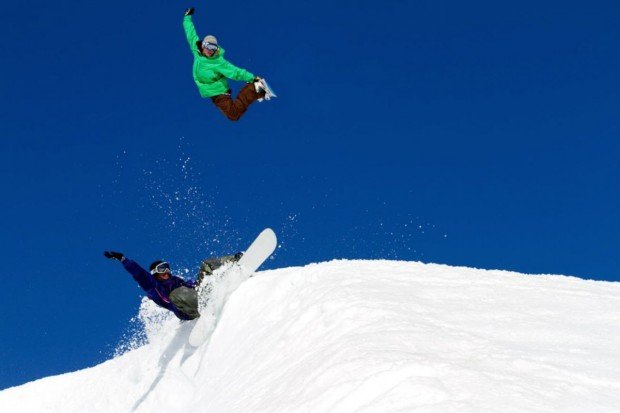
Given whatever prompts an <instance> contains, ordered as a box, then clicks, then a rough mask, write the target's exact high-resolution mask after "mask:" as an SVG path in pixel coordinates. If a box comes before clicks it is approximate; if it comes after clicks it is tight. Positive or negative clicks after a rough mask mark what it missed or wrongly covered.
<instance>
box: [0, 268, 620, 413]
mask: <svg viewBox="0 0 620 413" xmlns="http://www.w3.org/2000/svg"><path fill="white" fill-rule="evenodd" d="M190 327H191V323H183V324H180V323H179V322H178V321H177V320H174V319H170V318H168V317H167V318H165V319H164V320H163V321H160V322H159V323H158V324H157V325H155V326H150V327H149V331H148V335H149V344H147V345H144V346H142V347H140V348H138V349H136V350H133V351H130V352H128V353H126V354H124V355H122V356H120V357H117V358H115V359H113V360H109V361H107V362H105V363H103V364H101V365H98V366H95V367H93V368H90V369H85V370H81V371H78V372H75V373H68V374H64V375H59V376H54V377H48V378H45V379H42V380H37V381H34V382H31V383H27V384H25V385H22V386H19V387H14V388H10V389H7V390H4V391H2V392H0V411H2V412H76V413H77V412H80V413H81V412H85V411H88V412H115V413H116V412H132V411H135V412H153V411H166V412H186V411H191V412H195V413H199V412H292V411H295V412H390V411H412V410H416V409H419V410H422V411H437V412H445V411H459V412H463V411H464V412H478V411H501V412H525V411H527V412H532V411H574V412H584V411H599V412H603V411H609V412H611V411H617V407H618V406H620V361H619V360H620V357H618V356H617V350H618V348H620V285H618V283H606V282H597V281H586V280H581V279H577V278H571V277H562V276H524V275H521V274H517V273H510V272H503V271H484V270H476V269H469V268H457V267H448V266H442V265H434V264H421V263H414V262H400V261H331V262H327V263H321V264H311V265H308V266H306V267H301V268H299V267H295V268H285V269H279V270H272V271H264V272H260V273H258V274H257V275H256V276H255V277H253V278H251V279H249V280H248V281H246V282H245V283H243V284H242V285H241V286H240V287H239V289H237V290H236V291H235V292H234V293H233V294H232V295H231V296H230V298H229V299H228V301H227V302H226V305H225V306H224V307H223V311H222V313H221V319H220V320H219V324H218V325H217V328H216V329H215V331H214V332H213V335H212V336H211V339H210V342H209V343H208V345H205V346H202V347H200V348H198V349H189V348H188V346H187V345H186V342H187V336H188V334H189V330H190Z"/></svg>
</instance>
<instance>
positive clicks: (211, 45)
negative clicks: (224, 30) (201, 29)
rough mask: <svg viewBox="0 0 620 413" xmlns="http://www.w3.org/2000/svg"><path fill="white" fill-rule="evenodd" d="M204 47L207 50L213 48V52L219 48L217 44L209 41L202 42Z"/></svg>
mask: <svg viewBox="0 0 620 413" xmlns="http://www.w3.org/2000/svg"><path fill="white" fill-rule="evenodd" d="M202 47H204V48H205V49H207V50H211V51H212V52H215V51H217V49H218V47H217V45H216V44H213V43H209V42H202Z"/></svg>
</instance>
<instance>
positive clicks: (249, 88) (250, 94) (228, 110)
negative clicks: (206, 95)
mask: <svg viewBox="0 0 620 413" xmlns="http://www.w3.org/2000/svg"><path fill="white" fill-rule="evenodd" d="M262 96H263V94H262V93H258V92H256V89H255V88H254V83H248V84H247V85H245V86H244V87H243V88H242V89H241V90H240V91H239V94H238V95H237V98H236V99H235V100H233V99H232V97H231V96H230V94H229V93H226V94H223V95H217V96H213V97H212V98H211V100H212V101H213V103H214V104H215V106H217V108H218V109H219V110H220V111H221V112H222V113H223V114H224V116H226V117H227V118H228V119H230V120H232V121H237V120H239V118H241V116H242V115H243V114H244V113H245V111H246V110H247V109H248V107H249V106H250V105H251V104H252V103H254V101H256V100H257V99H259V98H261V97H262Z"/></svg>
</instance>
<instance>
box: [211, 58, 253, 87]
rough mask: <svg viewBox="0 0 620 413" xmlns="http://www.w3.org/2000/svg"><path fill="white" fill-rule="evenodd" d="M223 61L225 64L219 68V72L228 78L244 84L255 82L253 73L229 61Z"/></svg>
mask: <svg viewBox="0 0 620 413" xmlns="http://www.w3.org/2000/svg"><path fill="white" fill-rule="evenodd" d="M222 60H223V62H222V64H221V65H219V66H218V67H217V70H218V72H220V73H221V74H223V75H224V76H226V77H227V78H229V79H232V80H237V81H243V82H251V81H252V80H254V75H253V74H252V73H250V72H248V71H247V70H245V69H242V68H240V67H237V66H235V65H233V64H232V63H230V62H229V61H228V60H225V59H222Z"/></svg>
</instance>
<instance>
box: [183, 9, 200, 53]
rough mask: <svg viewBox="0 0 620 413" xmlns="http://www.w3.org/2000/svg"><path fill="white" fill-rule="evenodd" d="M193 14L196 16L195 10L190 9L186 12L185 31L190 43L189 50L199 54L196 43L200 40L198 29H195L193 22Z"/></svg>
mask: <svg viewBox="0 0 620 413" xmlns="http://www.w3.org/2000/svg"><path fill="white" fill-rule="evenodd" d="M192 14H194V9H193V8H190V9H187V10H186V11H185V16H184V17H183V29H184V30H185V37H187V42H188V43H189V48H190V50H191V51H192V53H194V52H196V53H197V52H198V49H197V46H196V42H197V41H199V40H200V39H199V38H198V34H197V33H196V28H195V27H194V22H193V21H192Z"/></svg>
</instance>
